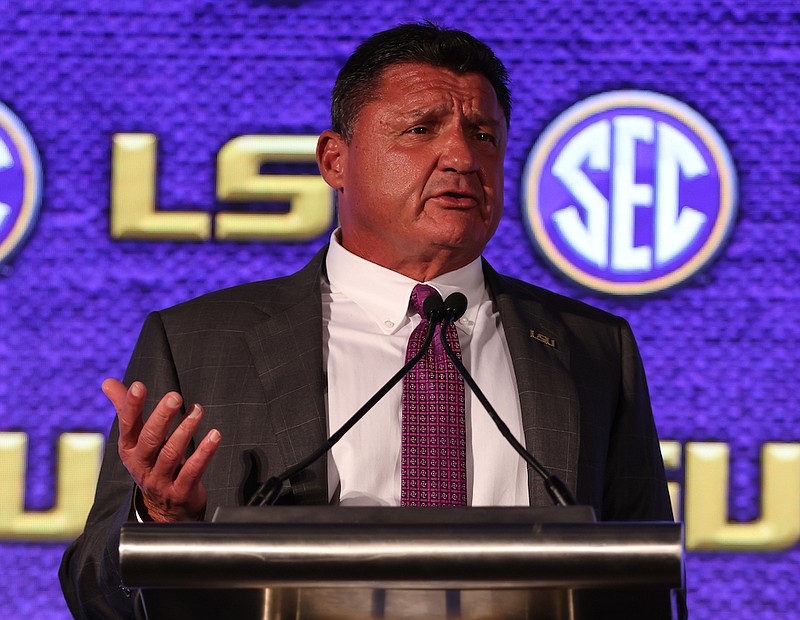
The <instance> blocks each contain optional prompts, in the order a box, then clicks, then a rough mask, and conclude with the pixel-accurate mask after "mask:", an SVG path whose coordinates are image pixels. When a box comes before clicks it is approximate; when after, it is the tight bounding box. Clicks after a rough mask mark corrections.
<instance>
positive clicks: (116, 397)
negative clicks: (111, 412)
mask: <svg viewBox="0 0 800 620" xmlns="http://www.w3.org/2000/svg"><path fill="white" fill-rule="evenodd" d="M100 388H101V389H102V390H103V394H105V395H106V397H107V398H108V400H110V401H111V404H112V405H114V409H116V410H117V411H119V410H120V409H122V405H123V404H124V403H125V396H126V395H127V393H128V390H127V388H126V387H125V384H124V383H122V382H121V381H117V380H116V379H112V378H111V377H109V378H108V379H106V380H105V381H103V383H102V384H101V386H100Z"/></svg>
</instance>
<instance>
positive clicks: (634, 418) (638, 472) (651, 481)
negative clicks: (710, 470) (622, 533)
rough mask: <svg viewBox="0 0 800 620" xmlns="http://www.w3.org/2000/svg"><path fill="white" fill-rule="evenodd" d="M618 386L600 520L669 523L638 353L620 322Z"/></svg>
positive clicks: (626, 327) (669, 510) (628, 330)
mask: <svg viewBox="0 0 800 620" xmlns="http://www.w3.org/2000/svg"><path fill="white" fill-rule="evenodd" d="M620 323H621V324H620V329H619V338H620V344H619V347H620V348H619V350H620V386H619V392H618V401H617V408H616V414H615V416H614V419H613V422H612V425H611V429H610V437H609V445H608V456H607V461H606V470H605V483H604V484H605V488H604V492H603V505H602V520H604V521H672V518H673V517H672V508H671V506H670V500H669V493H668V491H667V482H666V476H665V474H664V463H663V461H662V458H661V449H660V446H659V442H658V434H657V432H656V427H655V422H654V420H653V412H652V409H651V406H650V395H649V392H648V389H647V380H646V379H645V373H644V366H643V364H642V359H641V356H640V354H639V349H638V347H637V345H636V341H635V339H634V337H633V333H632V331H631V328H630V326H629V325H628V323H627V321H625V320H623V319H620Z"/></svg>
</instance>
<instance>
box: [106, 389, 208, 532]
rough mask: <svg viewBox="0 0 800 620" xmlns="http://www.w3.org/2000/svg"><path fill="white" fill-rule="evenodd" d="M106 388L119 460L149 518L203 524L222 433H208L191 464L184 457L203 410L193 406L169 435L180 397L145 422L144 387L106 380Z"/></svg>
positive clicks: (171, 396)
mask: <svg viewBox="0 0 800 620" xmlns="http://www.w3.org/2000/svg"><path fill="white" fill-rule="evenodd" d="M102 388H103V393H105V395H106V396H107V397H108V399H109V400H110V401H111V402H112V403H113V405H114V408H115V409H116V411H117V418H118V419H119V442H118V449H119V456H120V458H121V459H122V463H123V464H124V465H125V468H126V469H127V470H128V472H129V473H130V475H131V477H132V478H133V479H134V481H135V482H136V484H137V486H138V487H139V489H140V490H141V492H142V497H143V499H144V505H145V507H146V508H147V512H148V513H149V515H150V517H152V519H153V520H155V521H193V520H197V519H200V518H202V516H203V512H204V509H205V505H206V490H205V488H204V487H203V483H202V482H201V477H202V476H203V473H204V472H205V470H206V468H207V467H208V465H209V463H210V462H211V457H213V456H214V452H215V451H216V449H217V447H218V446H219V441H220V434H219V431H218V430H216V429H212V430H210V431H209V432H208V434H207V435H206V436H205V437H204V438H203V440H202V441H201V442H200V443H199V444H198V445H197V447H196V448H195V451H194V452H193V453H192V455H191V456H190V457H189V458H186V456H185V454H186V448H187V446H188V445H189V442H190V441H191V438H192V435H193V434H194V432H195V430H196V429H197V425H198V424H199V422H200V419H201V418H202V416H203V408H202V407H201V406H200V405H198V404H194V405H192V406H191V407H190V408H189V410H188V411H187V413H186V415H185V416H184V417H183V420H181V422H180V424H179V425H178V427H177V428H176V429H175V430H174V431H173V432H172V434H170V433H169V429H170V427H171V426H172V421H173V420H174V418H175V416H176V415H178V414H179V411H180V409H181V405H182V403H183V399H182V398H181V395H180V394H178V393H177V392H168V393H167V394H165V395H164V397H163V398H162V399H161V401H160V402H159V403H158V405H156V407H155V409H153V412H152V413H151V414H150V417H148V418H147V421H143V419H142V413H143V411H142V410H143V407H144V400H145V396H146V394H147V390H146V388H145V386H144V384H143V383H141V382H139V381H135V382H133V383H132V384H131V386H130V388H127V389H126V388H125V386H124V385H123V384H122V383H120V382H119V381H117V380H116V379H106V380H105V381H103V386H102Z"/></svg>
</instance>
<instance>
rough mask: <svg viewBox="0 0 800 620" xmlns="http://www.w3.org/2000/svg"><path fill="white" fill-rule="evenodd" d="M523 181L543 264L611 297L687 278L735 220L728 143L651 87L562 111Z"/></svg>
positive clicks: (539, 143) (539, 142) (713, 253)
mask: <svg viewBox="0 0 800 620" xmlns="http://www.w3.org/2000/svg"><path fill="white" fill-rule="evenodd" d="M523 183H524V188H523V190H524V191H523V194H524V202H525V205H524V207H525V208H524V211H525V216H526V219H527V223H528V226H529V228H530V232H531V235H532V237H533V240H534V243H535V245H536V246H537V247H538V249H539V250H540V251H541V253H542V254H543V255H544V257H545V258H546V259H547V260H548V261H549V262H550V263H552V265H554V266H555V268H556V269H558V270H559V271H561V272H562V273H563V274H565V275H566V276H567V277H569V278H571V279H572V280H574V281H575V282H577V283H579V284H581V285H583V286H586V287H589V288H591V289H594V290H596V291H600V292H603V293H609V294H613V295H644V294H649V293H654V292H656V291H660V290H663V289H666V288H669V287H671V286H674V285H676V284H678V283H680V282H683V281H685V280H686V279H687V278H690V277H691V276H692V275H694V274H695V273H697V272H698V271H699V270H700V269H702V268H703V267H704V266H706V265H707V264H708V263H709V262H710V261H711V260H712V259H713V258H714V257H715V256H716V254H717V253H718V252H719V251H720V249H721V248H722V247H723V246H724V244H725V242H726V240H727V238H728V235H729V234H730V231H731V228H732V226H733V223H734V221H735V219H736V188H737V181H736V171H735V169H734V167H733V163H732V160H731V157H730V155H729V153H728V149H727V148H726V146H725V144H724V142H723V141H722V139H721V138H720V137H719V135H718V134H717V132H716V131H715V130H714V128H713V127H712V126H711V125H710V124H709V123H708V122H707V121H706V120H705V119H704V118H703V117H701V116H700V115H699V114H698V113H697V112H695V111H694V110H692V109H691V108H689V107H688V106H687V105H685V104H683V103H681V102H680V101H677V100H675V99H672V98H670V97H667V96H665V95H660V94H657V93H653V92H645V91H615V92H608V93H603V94H600V95H595V96H593V97H590V98H589V99H586V100H584V101H581V102H579V103H577V104H575V105H574V106H572V107H571V108H569V109H568V110H566V111H565V112H564V113H562V114H561V115H560V116H559V117H558V118H556V119H555V121H553V123H552V124H551V125H550V126H549V127H548V128H547V129H546V130H545V132H544V133H543V134H542V135H541V137H540V138H539V139H538V140H537V142H536V144H535V145H534V147H533V149H532V150H531V152H530V155H529V157H528V161H527V164H526V167H525V173H524V176H523Z"/></svg>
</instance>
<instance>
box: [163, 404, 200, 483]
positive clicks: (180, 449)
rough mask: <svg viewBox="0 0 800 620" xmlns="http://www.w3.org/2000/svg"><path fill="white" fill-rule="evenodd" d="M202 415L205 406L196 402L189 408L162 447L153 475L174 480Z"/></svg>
mask: <svg viewBox="0 0 800 620" xmlns="http://www.w3.org/2000/svg"><path fill="white" fill-rule="evenodd" d="M202 417H203V408H202V407H201V406H200V405H198V404H194V405H192V406H191V407H190V408H189V412H188V413H187V415H186V416H184V418H183V420H181V423H180V424H179V425H178V427H177V428H176V429H175V430H174V431H173V433H172V435H170V436H169V439H167V441H166V442H165V443H164V445H163V446H162V447H161V451H160V452H159V453H158V456H157V458H156V462H155V465H154V466H153V471H152V475H153V476H158V477H159V478H169V480H170V482H171V481H172V478H173V477H174V474H175V471H176V470H177V469H178V467H180V466H181V464H182V463H183V462H184V460H185V456H186V448H187V447H188V446H189V443H190V442H191V440H192V436H193V435H194V432H195V430H197V425H198V424H200V420H201V418H202Z"/></svg>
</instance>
